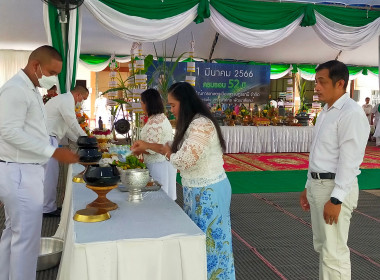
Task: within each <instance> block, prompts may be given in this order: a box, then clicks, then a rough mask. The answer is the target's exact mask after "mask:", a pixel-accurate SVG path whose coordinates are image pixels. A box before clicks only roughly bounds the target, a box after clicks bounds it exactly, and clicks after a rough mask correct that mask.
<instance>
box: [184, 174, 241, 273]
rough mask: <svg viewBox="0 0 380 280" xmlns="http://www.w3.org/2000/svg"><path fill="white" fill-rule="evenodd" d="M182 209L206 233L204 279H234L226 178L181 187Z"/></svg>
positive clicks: (229, 197) (228, 186)
mask: <svg viewBox="0 0 380 280" xmlns="http://www.w3.org/2000/svg"><path fill="white" fill-rule="evenodd" d="M183 200H184V206H183V208H184V211H185V212H186V214H187V215H188V216H189V217H190V218H191V219H192V220H193V221H194V223H195V224H196V225H197V226H198V227H199V228H200V229H201V230H202V231H203V232H204V233H205V234H206V246H207V279H209V280H217V279H219V280H235V266H234V257H233V253H232V235H231V219H230V204H231V185H230V182H229V181H228V179H224V180H222V181H220V182H218V183H216V184H212V185H209V186H206V187H202V188H189V187H186V186H184V187H183Z"/></svg>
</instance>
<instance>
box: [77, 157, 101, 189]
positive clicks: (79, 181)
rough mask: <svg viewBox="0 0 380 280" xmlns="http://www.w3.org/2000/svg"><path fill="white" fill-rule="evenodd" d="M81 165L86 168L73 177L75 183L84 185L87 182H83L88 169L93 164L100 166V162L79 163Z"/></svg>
mask: <svg viewBox="0 0 380 280" xmlns="http://www.w3.org/2000/svg"><path fill="white" fill-rule="evenodd" d="M79 164H81V165H83V166H84V167H85V168H84V170H83V171H82V172H81V173H78V174H77V175H75V176H74V177H73V182H74V183H82V184H84V183H85V181H84V180H83V174H84V173H85V172H86V170H87V168H88V167H89V166H90V165H92V164H98V162H97V161H96V162H79Z"/></svg>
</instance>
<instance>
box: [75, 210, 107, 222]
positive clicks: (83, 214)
mask: <svg viewBox="0 0 380 280" xmlns="http://www.w3.org/2000/svg"><path fill="white" fill-rule="evenodd" d="M109 218H111V215H110V213H109V212H108V211H107V210H106V209H98V208H87V209H81V210H78V211H77V212H76V213H75V215H74V221H77V222H83V223H96V222H102V221H105V220H108V219H109Z"/></svg>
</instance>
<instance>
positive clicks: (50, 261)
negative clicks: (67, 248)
mask: <svg viewBox="0 0 380 280" xmlns="http://www.w3.org/2000/svg"><path fill="white" fill-rule="evenodd" d="M62 250H63V240H62V239H59V238H54V237H42V238H41V245H40V254H39V256H38V261H37V271H41V270H45V269H49V268H52V267H54V266H56V265H58V264H59V262H60V260H61V255H62Z"/></svg>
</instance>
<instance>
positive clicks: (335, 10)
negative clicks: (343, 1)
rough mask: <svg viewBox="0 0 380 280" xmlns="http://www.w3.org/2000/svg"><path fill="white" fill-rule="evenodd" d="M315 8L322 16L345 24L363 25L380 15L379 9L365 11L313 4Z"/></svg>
mask: <svg viewBox="0 0 380 280" xmlns="http://www.w3.org/2000/svg"><path fill="white" fill-rule="evenodd" d="M315 10H316V11H317V12H318V13H320V14H322V15H323V16H325V17H327V18H329V19H331V20H332V21H335V22H337V23H340V24H343V25H346V26H356V27H358V26H364V25H367V24H368V23H371V22H372V21H374V20H376V19H377V18H379V17H380V11H367V10H361V9H350V8H348V9H347V8H343V7H342V8H341V7H329V6H322V5H315Z"/></svg>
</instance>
